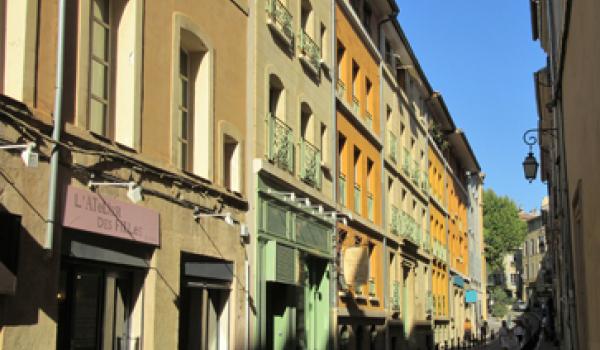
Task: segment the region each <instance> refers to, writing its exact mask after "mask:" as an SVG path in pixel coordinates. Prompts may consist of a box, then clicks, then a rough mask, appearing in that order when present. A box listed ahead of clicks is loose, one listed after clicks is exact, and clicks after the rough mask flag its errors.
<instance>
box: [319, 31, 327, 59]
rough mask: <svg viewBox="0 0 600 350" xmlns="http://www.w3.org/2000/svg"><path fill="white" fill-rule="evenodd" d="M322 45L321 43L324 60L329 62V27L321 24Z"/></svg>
mask: <svg viewBox="0 0 600 350" xmlns="http://www.w3.org/2000/svg"><path fill="white" fill-rule="evenodd" d="M320 38H321V43H320V48H321V57H322V58H323V61H324V62H327V58H328V57H329V49H328V48H329V45H328V43H329V41H328V40H327V27H325V24H323V23H321V36H320Z"/></svg>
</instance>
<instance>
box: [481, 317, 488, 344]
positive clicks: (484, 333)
mask: <svg viewBox="0 0 600 350" xmlns="http://www.w3.org/2000/svg"><path fill="white" fill-rule="evenodd" d="M487 330H488V323H487V321H483V324H482V325H481V342H482V343H484V344H485V341H486V340H487V339H486V338H487Z"/></svg>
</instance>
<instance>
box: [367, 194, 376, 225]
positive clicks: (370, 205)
mask: <svg viewBox="0 0 600 350" xmlns="http://www.w3.org/2000/svg"><path fill="white" fill-rule="evenodd" d="M367 215H368V217H369V220H371V221H374V220H375V213H374V208H373V193H371V192H368V191H367Z"/></svg>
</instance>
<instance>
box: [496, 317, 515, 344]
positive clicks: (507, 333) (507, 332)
mask: <svg viewBox="0 0 600 350" xmlns="http://www.w3.org/2000/svg"><path fill="white" fill-rule="evenodd" d="M498 338H499V339H500V347H502V349H503V350H515V349H518V348H519V345H518V343H517V338H515V336H514V334H513V331H512V330H511V329H509V328H508V326H507V325H506V321H502V327H500V330H498Z"/></svg>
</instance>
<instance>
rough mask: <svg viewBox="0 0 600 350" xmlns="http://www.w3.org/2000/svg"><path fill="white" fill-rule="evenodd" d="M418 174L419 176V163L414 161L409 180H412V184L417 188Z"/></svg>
mask: <svg viewBox="0 0 600 350" xmlns="http://www.w3.org/2000/svg"><path fill="white" fill-rule="evenodd" d="M420 174H421V169H419V162H418V161H416V160H415V161H414V162H413V168H412V174H411V178H412V180H413V182H414V183H415V185H417V186H419V182H420Z"/></svg>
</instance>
